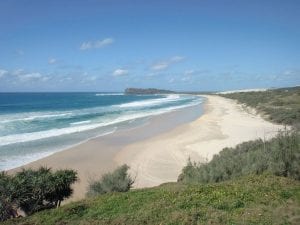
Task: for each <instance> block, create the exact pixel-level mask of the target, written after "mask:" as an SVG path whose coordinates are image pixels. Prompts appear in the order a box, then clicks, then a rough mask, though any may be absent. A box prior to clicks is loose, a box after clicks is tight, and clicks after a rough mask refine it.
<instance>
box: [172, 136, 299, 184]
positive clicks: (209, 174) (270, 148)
mask: <svg viewBox="0 0 300 225" xmlns="http://www.w3.org/2000/svg"><path fill="white" fill-rule="evenodd" d="M299 162H300V135H299V132H297V131H282V132H279V133H278V135H277V136H276V137H275V138H273V139H271V140H269V141H263V140H261V139H259V140H256V141H249V142H244V143H242V144H240V145H238V146H236V147H235V148H225V149H223V150H222V151H221V152H220V153H219V154H218V155H215V156H214V157H213V159H212V160H211V161H210V162H209V163H205V164H197V163H195V162H191V161H190V160H189V162H188V164H187V166H185V167H184V168H183V170H182V173H181V174H180V176H179V177H178V181H181V182H185V183H210V182H220V181H224V180H229V179H232V178H235V177H239V176H242V175H248V174H262V173H264V172H269V173H272V174H274V175H277V176H284V177H291V178H294V179H296V180H300V164H299Z"/></svg>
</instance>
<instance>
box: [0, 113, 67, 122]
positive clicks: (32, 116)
mask: <svg viewBox="0 0 300 225" xmlns="http://www.w3.org/2000/svg"><path fill="white" fill-rule="evenodd" d="M49 113H50V112H49ZM71 114H72V113H71V112H64V113H58V112H53V113H52V114H42V113H26V114H25V113H20V114H17V115H14V116H11V117H9V116H8V117H4V118H0V119H1V120H0V123H11V122H18V121H32V120H38V119H45V118H57V117H66V116H70V115H71Z"/></svg>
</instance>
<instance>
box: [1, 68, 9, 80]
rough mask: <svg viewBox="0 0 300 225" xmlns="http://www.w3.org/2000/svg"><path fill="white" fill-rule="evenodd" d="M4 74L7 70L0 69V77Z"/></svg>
mask: <svg viewBox="0 0 300 225" xmlns="http://www.w3.org/2000/svg"><path fill="white" fill-rule="evenodd" d="M6 74H8V71H7V70H3V69H0V78H1V77H4V76H5V75H6Z"/></svg>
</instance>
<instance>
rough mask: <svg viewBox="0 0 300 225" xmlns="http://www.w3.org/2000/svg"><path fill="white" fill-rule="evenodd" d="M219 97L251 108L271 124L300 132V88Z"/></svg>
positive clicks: (238, 93) (239, 93)
mask: <svg viewBox="0 0 300 225" xmlns="http://www.w3.org/2000/svg"><path fill="white" fill-rule="evenodd" d="M221 96H223V97H226V98H231V99H235V100H238V101H239V102H240V103H243V104H245V105H247V106H250V107H253V108H255V109H256V110H257V111H258V112H260V113H262V114H264V115H265V116H266V117H267V118H268V119H269V120H271V121H273V122H276V123H281V124H287V125H292V126H293V127H295V128H298V130H300V87H292V88H279V89H273V90H267V91H258V92H237V93H230V94H222V95H221Z"/></svg>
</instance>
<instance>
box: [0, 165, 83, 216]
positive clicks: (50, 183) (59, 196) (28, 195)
mask: <svg viewBox="0 0 300 225" xmlns="http://www.w3.org/2000/svg"><path fill="white" fill-rule="evenodd" d="M76 181H77V173H76V172H75V171H73V170H58V171H56V172H52V171H51V169H49V168H45V167H41V168H39V169H38V170H32V169H27V170H25V169H23V170H22V171H20V172H18V173H16V174H15V175H11V176H10V175H7V174H6V173H4V172H3V173H1V174H0V221H4V220H6V219H8V218H11V217H16V216H17V210H18V209H21V210H22V211H24V212H25V213H26V214H27V215H30V214H33V213H35V212H37V211H41V210H43V209H48V208H54V207H58V206H60V204H61V201H63V200H64V199H66V198H68V197H70V196H71V194H72V189H71V185H72V184H73V183H74V182H76Z"/></svg>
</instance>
